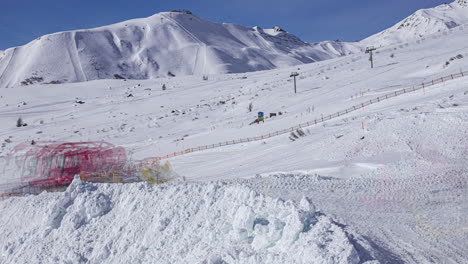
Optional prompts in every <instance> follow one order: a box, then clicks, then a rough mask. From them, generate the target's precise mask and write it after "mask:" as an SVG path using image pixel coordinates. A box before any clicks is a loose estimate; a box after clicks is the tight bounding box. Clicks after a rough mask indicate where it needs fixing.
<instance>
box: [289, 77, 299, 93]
mask: <svg viewBox="0 0 468 264" xmlns="http://www.w3.org/2000/svg"><path fill="white" fill-rule="evenodd" d="M296 76H299V73H297V72H293V73H291V76H289V77H294V93H297V90H296Z"/></svg>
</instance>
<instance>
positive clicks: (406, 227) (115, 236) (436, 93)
mask: <svg viewBox="0 0 468 264" xmlns="http://www.w3.org/2000/svg"><path fill="white" fill-rule="evenodd" d="M467 31H468V28H467V27H466V26H463V25H461V26H458V27H455V28H452V29H449V30H446V31H441V32H437V33H434V34H432V35H429V36H427V37H426V38H422V39H415V40H413V41H408V42H406V43H399V44H396V45H390V46H388V47H385V48H381V49H379V50H377V52H376V53H375V56H374V59H375V68H374V69H370V65H369V61H368V58H369V57H368V55H367V54H363V53H362V54H352V55H348V56H344V57H339V58H335V59H331V60H327V61H321V62H317V63H313V64H308V65H300V66H294V67H286V68H281V69H276V70H269V71H260V72H252V73H245V74H209V75H207V77H208V79H207V80H203V78H202V76H201V75H195V76H177V77H175V78H168V77H165V78H159V79H154V80H127V81H124V80H95V81H88V82H82V83H70V84H57V85H53V84H46V85H28V86H21V87H14V88H11V89H10V88H8V89H1V90H0V93H1V94H0V124H2V125H1V126H0V139H1V140H2V145H1V147H0V166H1V167H6V166H5V165H4V163H2V162H3V161H4V160H5V159H4V158H5V156H6V155H7V153H8V152H9V151H10V150H11V149H12V148H13V147H14V146H15V145H16V144H19V143H21V142H23V141H31V140H36V141H41V140H59V141H96V140H105V141H109V142H111V143H114V144H116V145H120V146H123V147H125V148H126V150H127V151H128V152H129V153H130V154H131V155H132V157H133V158H134V159H143V158H147V157H158V156H163V155H166V154H169V153H172V152H175V151H181V150H184V149H187V148H191V147H197V146H201V145H207V144H213V143H218V142H222V141H227V140H235V139H240V138H246V137H253V136H257V135H261V134H268V133H269V132H273V131H276V130H280V129H285V128H289V127H292V126H294V125H297V124H300V123H303V122H307V121H310V120H314V119H316V118H320V117H321V115H322V114H323V115H327V114H330V113H335V112H337V111H339V110H343V109H346V108H348V107H352V106H353V105H357V104H360V103H362V102H364V101H367V100H370V99H372V98H375V97H377V96H381V95H382V94H385V93H389V92H394V91H397V90H400V89H402V88H406V87H408V88H410V87H412V86H413V85H416V84H419V83H421V82H423V81H430V80H432V79H435V78H437V77H441V76H445V75H448V74H451V73H455V72H461V71H464V70H466V69H467V68H468V63H467V58H468V46H467V43H466V36H467V33H468V32H467ZM270 33H271V32H270ZM293 71H297V72H298V73H299V74H300V75H299V76H298V78H297V87H298V93H297V94H294V92H293V82H292V79H291V78H289V76H290V74H291V72H293ZM163 85H165V87H166V89H165V90H163V89H162V86H163ZM130 95H131V96H130ZM77 101H83V102H84V104H80V103H77ZM250 103H252V105H253V110H252V112H249V111H248V110H247V109H248V105H249V104H250ZM258 111H263V112H265V113H266V115H267V117H268V118H267V119H266V121H265V123H262V124H259V125H256V124H255V125H248V124H249V123H250V122H252V121H253V120H254V119H255V118H256V117H257V112H258ZM279 112H282V115H278V116H276V117H272V118H269V116H268V114H269V113H279ZM18 117H22V119H23V120H24V122H26V123H27V124H28V125H27V126H24V127H20V128H18V127H16V126H15V124H16V120H17V119H18ZM363 127H364V128H363ZM304 131H305V133H306V136H304V137H301V138H300V139H298V140H296V141H294V142H292V141H291V140H290V139H288V135H283V136H279V137H275V138H271V139H268V140H264V141H262V142H253V143H244V144H238V145H234V146H229V147H224V148H218V149H214V150H209V151H203V152H197V153H191V154H188V155H184V156H180V157H176V158H172V159H169V162H170V163H171V164H172V166H173V167H174V169H175V171H176V172H177V173H178V174H179V175H181V176H184V177H185V178H186V179H187V181H186V182H182V181H179V182H174V183H170V184H168V185H163V186H153V187H151V186H149V185H146V184H131V185H119V184H116V185H108V184H105V185H100V184H96V185H93V184H84V183H78V182H75V183H74V185H73V186H72V187H70V188H69V189H68V191H67V193H66V194H56V193H43V194H41V195H39V196H27V197H21V198H9V199H6V200H2V201H0V208H1V214H0V224H1V226H2V229H0V232H3V233H2V234H4V235H3V237H8V239H2V240H1V241H0V243H3V244H2V246H1V247H0V252H1V253H0V260H5V261H11V263H17V262H22V260H25V261H27V259H26V258H27V256H29V259H31V260H32V259H34V258H42V259H44V262H48V261H45V260H50V257H51V256H50V255H53V256H54V257H56V259H57V262H61V261H62V260H63V261H64V262H66V260H70V262H80V259H81V261H82V262H86V259H85V258H87V259H89V260H95V259H98V258H99V257H98V255H99V254H103V255H102V256H106V257H107V258H106V259H105V260H104V261H106V260H108V261H110V262H112V261H114V260H115V261H116V262H118V261H120V260H119V258H118V256H122V259H123V260H124V259H125V257H126V256H129V255H126V254H127V251H128V252H133V253H134V252H137V250H140V251H141V252H145V248H148V249H147V250H146V251H147V252H153V253H151V254H149V253H148V254H147V255H145V253H139V254H137V255H135V256H136V257H135V258H136V259H135V262H138V261H139V260H140V259H138V257H137V256H140V255H142V256H145V259H142V261H141V262H147V263H153V262H155V258H156V257H160V258H163V257H164V258H165V259H164V260H165V261H175V262H177V261H185V260H187V261H188V262H190V261H189V260H193V262H197V261H200V262H201V263H203V262H205V263H222V261H221V260H224V261H226V262H227V263H231V262H236V261H238V262H243V261H245V262H248V261H252V262H255V261H258V262H263V260H264V261H265V262H268V261H270V260H271V261H276V260H278V261H279V262H283V263H294V262H298V263H301V262H302V261H301V260H303V259H302V256H303V255H302V254H303V252H306V253H307V254H310V255H308V256H313V257H316V258H317V262H319V259H322V260H323V259H325V260H324V261H323V263H328V262H327V260H328V259H326V258H332V256H333V260H334V261H349V262H352V261H357V262H366V261H373V260H378V261H379V262H380V263H392V264H393V263H468V253H467V251H466V248H468V244H467V241H468V227H467V223H466V219H468V215H467V213H468V160H467V158H466V157H468V152H467V151H468V134H467V133H468V78H467V77H465V78H460V79H457V80H450V81H447V82H444V83H442V84H439V85H435V86H431V87H428V88H426V89H422V90H419V91H417V92H414V93H410V94H405V95H402V96H399V97H396V98H392V99H389V100H386V101H383V102H380V103H377V104H373V105H371V106H369V107H366V108H365V109H363V110H359V111H355V112H353V113H351V114H349V115H346V116H343V117H340V118H337V119H334V120H333V121H330V122H326V123H325V124H323V125H320V126H312V127H309V128H307V129H304ZM1 167H0V168H1ZM1 172H2V173H3V175H1V177H0V182H14V181H18V179H19V178H18V174H19V173H20V171H15V170H12V171H1ZM208 193H210V194H209V195H208ZM229 194H232V196H231V198H230V197H228V196H229ZM234 194H236V195H237V194H239V195H238V196H236V197H237V198H235V197H234V196H235V195H234ZM101 196H102V197H103V198H99V197H101ZM252 196H253V197H255V199H254V198H250V197H252ZM304 196H305V197H309V198H310V199H309V200H310V201H311V204H313V206H314V207H315V208H319V209H320V212H321V213H320V214H317V213H316V212H315V213H313V212H314V211H317V209H310V210H305V209H304V208H303V207H301V200H303V199H302V197H304ZM155 197H156V198H155ZM246 197H247V198H246ZM215 198H216V199H215ZM100 199H102V201H101V200H100ZM217 199H219V200H220V202H219V203H218V202H217ZM276 199H278V200H276ZM88 200H89V201H88ZM159 200H162V201H163V202H160V201H159ZM175 200H180V202H176V201H175ZM286 200H291V201H290V202H283V201H286ZM67 201H70V204H68V203H67ZM202 201H204V202H202ZM207 201H209V202H212V206H213V208H216V209H218V210H220V212H217V211H216V210H212V209H211V208H210V207H209V206H208V204H209V203H208V202H207ZM140 202H141V203H140ZM223 203H226V204H229V205H230V207H223V206H224V205H223ZM259 204H262V205H264V206H260V205H259ZM273 204H277V206H276V207H275V206H273ZM302 204H304V203H302ZM56 206H57V207H60V206H62V207H63V208H64V209H63V210H62V213H61V214H58V216H59V217H58V218H57V219H59V220H60V219H61V220H60V221H59V220H57V221H53V220H52V219H54V216H57V214H56V213H57V212H59V211H60V210H56V209H55V210H54V208H56ZM145 206H146V207H148V208H150V209H144V208H145ZM159 207H161V208H164V209H165V211H164V212H160V211H159ZM311 207H312V205H311ZM185 208H188V209H187V210H186V209H185ZM193 208H198V209H199V210H198V211H197V210H192V209H193ZM221 208H224V209H225V210H221ZM231 208H232V210H231ZM240 208H243V209H240ZM274 208H277V209H275V210H276V211H272V210H273V209H274ZM239 210H240V211H239ZM249 210H251V211H249ZM288 210H290V211H291V212H293V213H291V217H292V218H291V219H290V220H288V218H287V217H282V216H281V215H282V212H286V211H288ZM166 211H167V212H166ZM234 211H236V213H233V212H234ZM237 211H239V217H238V218H237V217H236V216H237ZM186 212H189V213H190V214H191V216H193V215H195V216H200V215H203V216H204V218H203V220H200V219H199V218H197V217H194V218H184V217H189V216H188V215H187V216H184V215H183V214H186ZM196 212H200V214H197V213H196ZM246 212H252V214H251V215H253V216H254V217H255V219H257V217H258V218H259V223H260V222H261V223H266V222H264V221H263V220H262V219H260V218H261V217H264V218H266V219H274V218H275V219H279V221H282V222H284V223H287V222H288V223H296V224H297V226H294V227H293V225H292V224H291V229H288V230H290V232H291V233H294V232H297V230H300V225H301V223H302V224H303V223H304V221H302V220H301V219H303V220H304V219H306V218H301V217H303V215H302V212H310V213H311V214H313V216H314V217H313V218H317V219H319V218H320V219H323V221H322V223H323V224H325V223H330V221H329V220H330V219H334V220H332V221H331V223H332V224H330V225H329V226H330V228H331V229H332V230H333V233H331V232H325V233H323V232H321V233H320V232H319V233H314V234H317V236H315V235H313V233H309V232H310V231H308V232H305V233H301V236H300V239H302V238H304V240H300V241H299V240H298V241H296V242H297V243H298V244H293V245H292V247H295V246H296V245H297V246H299V248H298V249H297V251H295V250H289V251H287V252H288V253H286V252H285V251H283V250H286V248H287V247H277V248H276V249H275V251H272V250H269V249H264V248H263V249H258V248H256V246H254V244H252V243H250V242H247V241H250V240H248V239H247V240H245V241H244V242H239V240H235V241H237V242H236V243H237V244H236V243H231V242H232V240H231V239H233V237H236V236H237V238H240V237H241V236H240V235H239V234H240V233H239V232H237V233H235V232H234V233H231V232H228V233H224V234H225V236H222V235H220V234H219V233H216V232H217V231H219V232H222V231H223V230H225V229H223V226H231V227H232V230H234V229H235V227H241V229H242V226H244V227H246V230H247V231H245V232H244V233H243V232H241V233H242V234H247V237H253V238H252V239H253V240H252V242H253V241H254V240H255V239H257V240H255V241H257V242H258V243H259V244H261V243H260V241H272V237H273V235H274V230H278V229H276V228H273V226H271V228H270V227H268V232H267V231H265V230H264V227H263V225H261V224H260V226H258V228H259V229H258V230H257V231H258V232H260V230H261V232H263V233H261V234H260V233H257V231H255V232H254V230H252V231H248V230H250V229H248V228H247V227H248V226H250V224H248V225H247V224H246V223H251V221H252V220H251V219H252V218H251V217H240V216H245V215H249V213H246ZM138 214H141V215H138ZM178 214H180V215H178ZM322 214H324V215H322ZM60 215H62V216H63V217H62V218H61V217H60ZM210 215H214V216H216V217H212V218H213V219H211V218H210V217H209V216H210ZM295 215H300V216H298V217H295ZM218 216H219V217H218ZM322 216H323V218H321V217H322ZM116 218H122V219H124V220H122V222H118V221H119V220H117V219H116ZM165 218H169V219H171V220H172V219H177V220H178V221H180V223H185V224H186V225H187V226H190V227H194V228H193V229H188V228H187V227H185V226H184V225H180V226H178V225H174V226H171V224H169V225H168V227H167V228H166V229H165V231H157V230H156V231H155V232H159V233H158V234H159V235H160V236H162V237H163V238H167V239H168V240H169V242H168V243H166V242H164V241H163V242H161V243H164V245H163V244H151V242H153V241H161V240H158V239H159V238H155V237H150V236H148V237H146V238H142V239H140V235H141V236H143V235H142V234H141V233H140V231H139V228H141V229H142V230H150V227H154V226H157V227H159V226H162V225H164V224H161V222H160V221H163V222H164V219H165ZM24 219H28V220H29V219H33V220H30V221H24ZM192 220H193V221H195V222H194V223H197V224H194V223H192V222H191V221H192ZM218 220H219V221H218ZM184 221H185V222H184ZM289 221H291V222H289ZM301 221H302V222H301ZM327 221H328V222H327ZM205 222H206V223H205ZM254 222H255V220H254ZM268 222H269V223H270V224H272V223H274V221H273V220H272V221H270V220H268ZM53 223H60V225H58V224H53ZM117 223H118V224H117ZM170 223H173V222H170ZM320 223H321V222H320V221H319V222H317V224H316V225H314V228H318V229H317V230H320V228H319V227H320V226H321V224H320ZM114 224H115V225H114ZM208 224H209V225H210V228H206V227H207V225H208ZM244 224H245V225H244ZM198 225H200V227H198ZM327 225H328V224H327ZM51 226H55V227H56V228H51ZM256 226H257V225H256ZM121 227H122V229H121V230H122V231H121V232H119V230H120V228H121ZM285 227H286V226H285ZM197 228H200V229H201V230H205V233H207V234H209V235H211V236H212V237H214V238H216V239H219V241H220V242H219V243H217V244H216V245H214V244H213V243H214V242H213V241H212V240H209V238H205V237H204V236H202V235H201V234H202V233H201V231H199V230H198V229H197ZM350 228H353V230H355V232H356V234H359V236H358V235H354V234H355V233H354V231H352V232H351V231H350ZM89 230H94V232H92V234H91V231H89ZM126 230H128V232H127V231H126ZM179 230H183V232H182V231H181V232H178V231H179ZM212 230H213V232H212ZM88 231H89V232H88ZM264 231H265V232H264ZM270 231H271V232H272V233H270ZM166 232H167V233H166ZM174 232H175V233H176V234H183V235H181V236H182V238H181V239H178V237H177V236H174V237H172V236H171V234H173V233H174ZM249 232H250V233H249ZM101 233H103V234H107V235H108V236H109V238H108V236H104V235H103V236H101V235H100V234H101ZM233 234H236V236H233ZM302 234H304V236H302ZM327 234H328V235H327ZM350 234H353V235H350ZM61 235H62V236H65V237H67V238H69V239H65V238H62V237H61ZM284 235H285V237H284V239H285V240H284V241H290V240H288V239H290V238H286V235H287V236H289V235H291V234H289V232H288V234H284ZM96 236H98V237H97V238H96ZM328 238H330V239H331V240H330V241H329V243H328V244H326V248H327V249H330V251H327V252H328V253H329V254H328V253H326V254H325V253H324V254H321V253H320V252H322V253H323V251H320V250H318V249H317V248H315V246H314V245H318V244H320V243H322V242H324V241H327V240H328ZM44 239H45V240H44ZM53 239H58V240H59V241H60V243H59V244H60V245H55V244H54V243H53V242H52V241H53ZM177 239H178V240H177ZM198 239H199V240H198ZM113 240H115V241H120V242H119V243H114V244H113V243H112V242H111V241H113ZM44 241H47V242H48V243H44ZM306 241H307V242H306ZM158 243H159V242H158ZM179 243H181V244H183V245H185V247H181V246H180V244H179ZM210 243H211V244H210ZM302 243H307V244H308V246H307V247H302V246H303V245H304V244H302ZM87 244H90V245H91V246H89V247H87V246H86V245H87ZM133 244H135V245H136V246H135V248H134V247H132V245H133ZM137 245H144V246H143V247H141V248H138V249H137V248H136V247H137ZM148 245H149V246H148ZM192 245H193V247H192ZM255 245H257V244H255ZM310 245H312V246H310ZM59 246H60V247H62V248H61V249H63V250H62V251H63V252H56V251H54V250H52V249H53V248H54V249H55V247H59ZM158 247H161V248H164V249H167V250H168V251H164V252H163V253H162V256H161V255H157V254H156V253H154V252H158ZM194 248H197V249H198V251H199V252H213V254H206V255H204V256H201V255H196V254H195V252H196V250H195V249H194ZM69 249H70V250H69ZM171 249H177V250H181V251H177V250H175V251H171ZM217 249H220V251H217ZM289 249H291V247H289ZM203 250H206V251H203ZM223 250H224V251H223ZM302 250H304V251H302ZM317 250H318V251H317ZM43 252H44V254H43ZM50 252H52V253H50ZM106 252H107V253H106ZM179 252H182V253H183V254H182V253H181V254H178V253H179ZM224 252H233V253H232V254H231V255H228V254H224ZM236 252H238V253H236ZM241 252H243V253H241ZM296 252H300V253H296ZM192 253H193V254H192ZM306 253H304V254H306ZM355 253H357V257H358V258H359V260H358V259H357V258H355V257H356V254H355ZM63 254H67V255H66V257H65V256H64V255H63ZM183 257H190V258H191V259H183ZM1 258H3V259H1ZM65 258H66V259H65ZM231 258H232V259H231ZM286 259H288V260H291V261H289V262H288V261H281V260H286ZM126 260H128V259H126ZM260 260H262V261H260ZM54 261H55V259H52V260H51V262H54ZM96 261H97V262H98V261H99V260H96ZM130 262H132V261H130ZM304 262H306V263H307V262H309V261H308V259H306V261H304ZM330 262H331V261H330ZM374 263H375V262H374Z"/></svg>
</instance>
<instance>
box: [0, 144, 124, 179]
mask: <svg viewBox="0 0 468 264" xmlns="http://www.w3.org/2000/svg"><path fill="white" fill-rule="evenodd" d="M9 159H10V160H14V162H15V164H16V166H17V167H18V169H19V170H20V178H21V182H22V183H28V184H30V185H39V186H44V187H52V186H59V185H66V184H70V183H71V181H72V180H73V177H74V176H75V175H81V176H83V177H93V176H99V175H101V176H102V175H103V174H112V173H116V172H121V171H122V170H123V169H124V167H125V166H126V163H127V155H126V153H125V149H124V148H122V147H116V146H114V145H113V144H110V143H107V142H104V141H98V142H35V144H31V143H30V142H26V143H22V144H19V145H18V146H16V147H15V148H14V149H13V150H12V151H11V152H10V153H9Z"/></svg>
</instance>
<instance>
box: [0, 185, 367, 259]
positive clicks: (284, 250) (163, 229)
mask: <svg viewBox="0 0 468 264" xmlns="http://www.w3.org/2000/svg"><path fill="white" fill-rule="evenodd" d="M18 208H21V209H20V210H18ZM0 210H1V212H2V214H1V216H0V224H1V225H2V229H1V231H0V232H1V236H2V240H1V241H0V262H2V263H29V262H31V260H34V262H36V261H37V262H42V263H81V262H89V263H135V262H138V263H311V262H313V263H359V261H360V260H359V256H358V253H357V250H356V249H355V248H354V246H353V244H352V243H351V242H350V239H349V238H348V236H347V233H346V232H345V231H344V230H343V229H342V228H341V227H340V225H338V224H336V223H335V222H333V221H332V220H331V219H330V218H329V217H327V216H325V215H323V214H322V213H320V212H317V211H316V209H315V207H314V205H313V204H311V203H310V201H309V200H308V199H307V198H303V199H302V200H301V201H300V203H295V202H292V201H283V200H279V199H274V198H270V197H267V196H264V195H261V194H258V193H256V192H254V191H252V190H251V189H249V188H247V187H245V186H242V185H238V184H223V183H206V184H201V183H200V184H199V183H183V182H178V183H172V184H168V185H160V186H152V185H149V184H146V183H137V184H126V185H123V184H91V183H85V182H81V181H80V180H78V179H76V180H75V181H74V182H73V183H72V184H71V185H70V186H69V188H68V189H67V191H66V192H65V193H55V194H50V193H43V194H41V195H38V196H29V197H22V198H11V199H8V200H4V201H1V202H0ZM33 219H34V221H32V220H33ZM25 220H26V221H25ZM292 253H294V254H292Z"/></svg>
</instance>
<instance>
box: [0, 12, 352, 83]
mask: <svg viewBox="0 0 468 264" xmlns="http://www.w3.org/2000/svg"><path fill="white" fill-rule="evenodd" d="M359 50H360V48H359V47H358V45H356V44H353V43H344V42H335V41H327V42H321V43H314V44H311V43H306V42H304V41H302V40H300V39H299V38H297V37H296V36H294V35H292V34H290V33H288V32H286V31H284V30H282V29H281V28H279V27H275V28H273V29H262V28H260V27H254V28H248V27H244V26H241V25H236V24H224V23H223V24H219V23H212V22H209V21H206V20H203V19H201V18H198V17H196V16H194V15H192V14H188V13H185V12H163V13H159V14H156V15H153V16H151V17H148V18H142V19H134V20H129V21H125V22H121V23H118V24H114V25H110V26H104V27H99V28H95V29H90V30H76V31H68V32H60V33H55V34H50V35H45V36H43V37H40V38H38V39H36V40H34V41H32V42H30V43H28V44H26V45H24V46H20V47H15V48H11V49H8V50H6V51H4V52H3V53H2V54H1V55H0V88H3V87H12V86H17V85H27V84H32V83H51V82H52V83H64V82H81V81H88V80H96V79H113V78H117V79H119V78H128V79H151V78H157V77H161V76H171V75H191V74H215V73H229V72H233V73H237V72H250V71H259V70H268V69H274V68H277V67H282V66H293V65H299V64H304V63H310V62H315V61H320V60H325V59H330V58H335V57H338V56H342V55H346V54H349V53H352V52H357V51H359Z"/></svg>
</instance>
